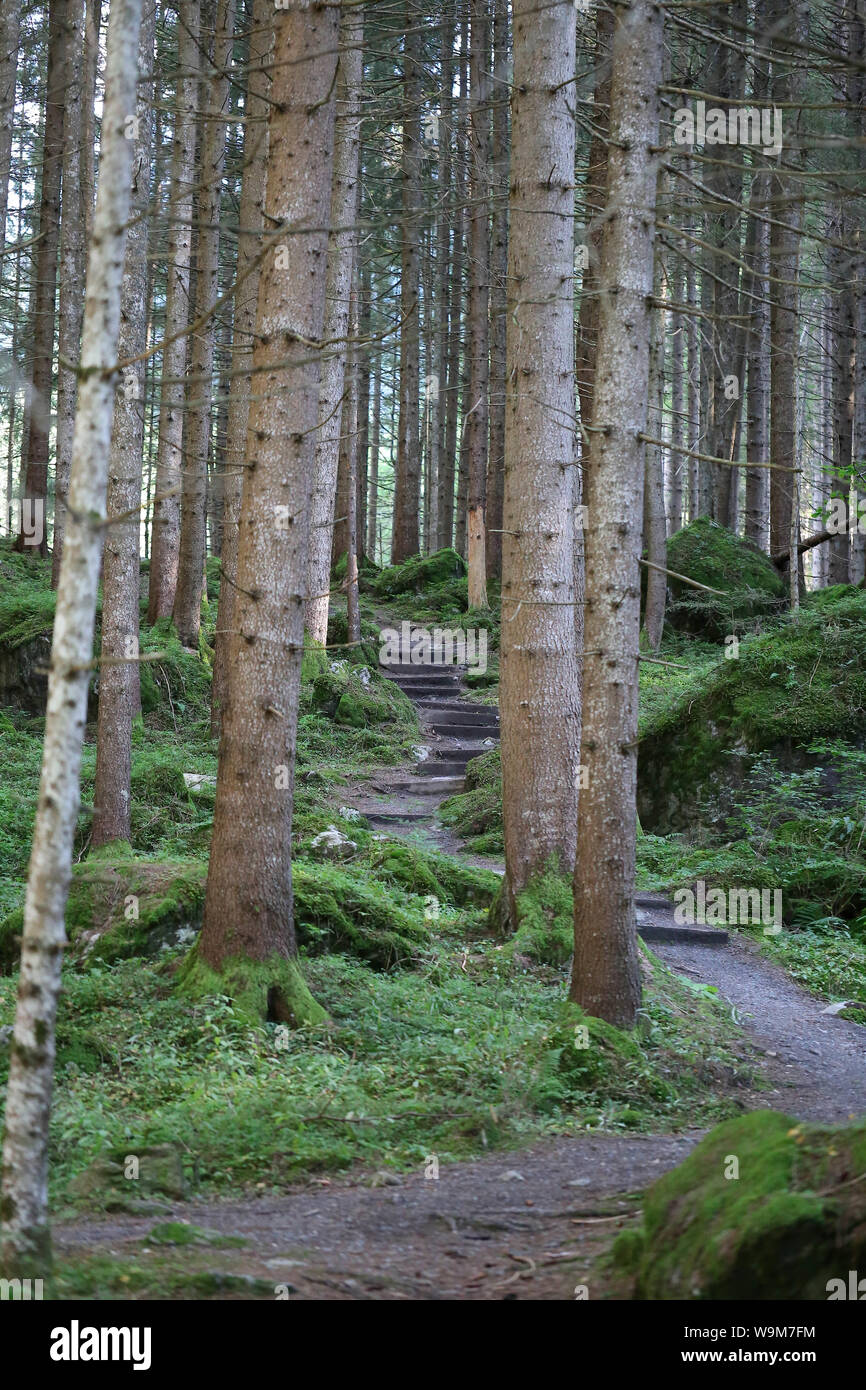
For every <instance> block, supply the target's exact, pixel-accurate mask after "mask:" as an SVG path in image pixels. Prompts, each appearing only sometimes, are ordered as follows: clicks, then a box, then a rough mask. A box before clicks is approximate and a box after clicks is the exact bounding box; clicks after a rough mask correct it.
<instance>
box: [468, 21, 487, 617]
mask: <svg viewBox="0 0 866 1390" xmlns="http://www.w3.org/2000/svg"><path fill="white" fill-rule="evenodd" d="M471 23H472V29H471V41H472V46H471V49H470V54H471V57H470V77H469V91H470V99H471V117H470V135H469V151H470V156H469V158H470V162H469V168H470V180H469V313H468V317H467V328H468V330H469V402H470V404H469V412H468V418H467V421H466V452H467V458H468V477H467V484H468V491H467V499H466V500H467V513H466V532H467V560H468V566H467V568H468V586H469V607H470V609H471V608H486V607H487V560H486V556H485V540H486V533H485V528H484V507H485V502H486V494H487V456H488V454H487V444H488V438H487V436H488V430H489V426H490V402H489V390H490V329H489V317H488V315H489V301H490V231H489V210H490V209H489V203H490V175H489V168H488V166H489V163H490V79H489V75H488V66H489V62H490V57H489V47H490V26H489V23H488V19H487V0H472V3H471Z"/></svg>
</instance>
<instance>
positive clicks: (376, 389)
mask: <svg viewBox="0 0 866 1390" xmlns="http://www.w3.org/2000/svg"><path fill="white" fill-rule="evenodd" d="M381 432H382V375H381V372H380V370H379V367H378V365H377V367H376V369H375V371H374V373H373V423H372V428H371V430H370V472H369V482H368V488H367V554H368V555H369V556H370V559H371V560H372V561H373V563H374V564H376V558H377V551H376V527H377V526H378V524H379V447H380V443H379V441H380V436H381Z"/></svg>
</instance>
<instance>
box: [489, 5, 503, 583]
mask: <svg viewBox="0 0 866 1390" xmlns="http://www.w3.org/2000/svg"><path fill="white" fill-rule="evenodd" d="M493 78H494V88H493V146H492V159H491V178H492V183H493V199H492V201H493V219H492V229H491V250H490V453H489V457H488V460H487V578H488V579H499V577H500V576H501V574H502V496H503V490H504V485H505V472H504V468H505V296H506V282H507V279H508V5H507V0H493Z"/></svg>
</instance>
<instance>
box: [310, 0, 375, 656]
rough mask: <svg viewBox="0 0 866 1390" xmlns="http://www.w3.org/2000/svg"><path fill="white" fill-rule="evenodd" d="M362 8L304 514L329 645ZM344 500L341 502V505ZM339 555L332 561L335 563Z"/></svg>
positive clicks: (339, 149) (352, 16)
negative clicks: (312, 473)
mask: <svg viewBox="0 0 866 1390" xmlns="http://www.w3.org/2000/svg"><path fill="white" fill-rule="evenodd" d="M363 38H364V15H363V10H361V9H357V8H352V9H348V10H347V11H346V13H345V15H344V18H343V27H342V33H341V43H340V50H341V51H340V62H339V68H338V71H337V125H336V132H335V137H334V183H333V188H332V189H331V221H330V228H331V230H330V233H329V236H328V280H327V288H326V290H325V330H324V336H325V341H326V342H328V343H333V344H334V346H333V347H331V348H329V349H328V351H327V355H326V356H325V358H324V360H323V362H322V383H321V387H320V396H319V431H318V434H317V436H316V462H315V483H314V487H313V502H312V511H311V514H310V573H309V580H308V584H309V587H308V594H309V597H308V598H307V603H306V624H307V631H308V632H309V634H310V636H311V637H312V639H313V641H315V642H323V643H324V642H326V641H327V640H328V609H329V604H330V598H329V591H330V581H331V560H332V547H333V549H336V544H335V542H337V540H338V536H337V530H338V528H337V518H338V517H342V516H345V515H346V511H345V509H341V508H340V506H339V505H337V480H338V472H339V461H340V443H341V438H342V433H343V392H344V388H345V382H346V358H347V354H348V346H347V341H346V340H347V338H348V334H349V302H350V298H351V293H352V283H353V279H354V273H355V260H356V255H357V245H358V231H357V224H358V167H359V165H358V161H359V152H360V147H361V83H362V81H363V60H362V52H361V48H362V43H363ZM346 500H347V499H346V498H345V496H344V498H343V502H344V504H345V502H346ZM339 545H340V550H339V554H342V553H343V552H344V551H347V550H348V540H347V532H346V530H345V529H341V530H340V532H339ZM339 554H338V555H337V556H333V558H336V559H338V558H339Z"/></svg>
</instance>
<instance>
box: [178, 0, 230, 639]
mask: <svg viewBox="0 0 866 1390" xmlns="http://www.w3.org/2000/svg"><path fill="white" fill-rule="evenodd" d="M234 25H235V10H234V0H217V5H216V26H215V27H216V35H215V37H214V38H213V39H211V38H210V36H208V38H207V43H208V45H210V44H211V43H212V44H213V54H212V58H211V53H210V51H209V50H208V49H206V50H205V52H204V54H203V55H202V59H203V61H204V62H205V64H206V65H207V66H208V67H210V68H211V74H210V81H209V82H208V84H207V87H206V92H207V96H206V100H205V106H204V111H203V113H202V117H201V122H200V123H201V130H202V135H201V157H200V159H199V166H198V178H199V184H198V193H197V196H196V222H197V230H196V274H195V320H196V322H197V323H200V327H199V329H198V331H197V332H196V333H195V334H194V336H193V340H192V347H191V350H190V383H189V387H188V388H187V398H186V419H185V420H184V429H183V461H184V466H183V478H182V481H181V519H180V555H179V560H178V570H177V589H176V591H175V596H174V624H175V627H176V628H177V633H178V637H179V638H180V640H181V642H182V643H183V645H184V646H185V647H193V648H195V649H198V640H199V631H200V628H201V599H202V592H203V589H204V567H205V559H206V556H207V491H208V488H207V465H208V453H209V449H210V444H211V394H212V389H213V381H212V379H213V367H214V344H215V338H216V323H215V321H214V318H213V316H212V314H211V311H212V309H213V306H214V304H215V303H216V301H217V299H218V297H219V246H220V233H219V226H220V209H221V204H222V186H223V170H224V167H225V150H226V124H225V120H224V117H225V115H226V107H227V104H228V98H229V81H228V77H227V75H226V72H227V68H228V65H229V62H230V61H231V54H232V49H233V44H234ZM208 314H211V317H210V318H209V319H207V322H205V323H201V322H200V321H201V320H202V319H204V318H205V317H206V316H207V315H208Z"/></svg>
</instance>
